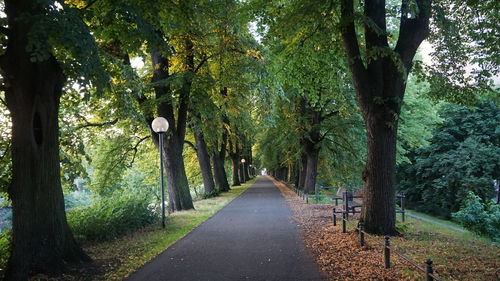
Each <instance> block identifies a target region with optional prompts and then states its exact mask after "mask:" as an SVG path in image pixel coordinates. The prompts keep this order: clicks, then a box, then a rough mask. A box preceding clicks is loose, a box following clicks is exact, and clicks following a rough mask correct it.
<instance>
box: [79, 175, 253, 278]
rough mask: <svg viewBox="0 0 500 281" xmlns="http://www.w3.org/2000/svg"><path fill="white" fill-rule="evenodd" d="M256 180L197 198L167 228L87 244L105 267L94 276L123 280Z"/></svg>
mask: <svg viewBox="0 0 500 281" xmlns="http://www.w3.org/2000/svg"><path fill="white" fill-rule="evenodd" d="M254 181H255V179H254V180H250V181H249V182H247V183H245V184H243V185H242V186H238V187H232V189H231V191H229V192H226V193H222V194H221V195H220V196H218V197H213V198H209V199H204V200H199V201H196V202H195V203H194V205H195V210H190V211H182V212H176V213H173V214H171V215H170V216H168V218H167V226H166V228H165V229H162V228H161V227H160V226H159V225H151V226H149V227H146V228H144V229H142V230H139V231H137V232H134V233H131V234H128V235H126V236H123V237H121V238H119V239H116V240H113V241H109V242H103V243H98V244H92V245H86V246H85V247H84V248H85V250H86V252H87V253H89V254H90V256H91V257H92V258H93V259H94V260H95V261H97V262H98V263H100V264H102V266H103V267H104V274H101V275H96V276H93V279H94V280H122V279H123V278H125V277H126V276H128V275H129V274H130V273H132V272H133V271H135V270H136V269H137V268H139V267H140V266H141V265H143V264H144V263H145V262H147V261H149V260H151V259H152V258H154V257H156V256H157V255H158V254H159V253H161V252H162V251H164V250H165V249H167V248H168V247H169V246H170V245H172V244H173V243H174V242H176V241H177V240H179V239H180V238H182V237H184V236H185V235H186V234H188V233H189V232H191V231H192V230H193V229H194V228H196V227H197V226H198V225H200V224H201V223H203V222H204V221H206V220H207V219H208V218H210V217H211V216H213V215H214V214H215V213H216V212H218V211H219V210H220V209H222V208H223V207H224V206H226V205H227V204H228V203H229V202H231V201H232V200H233V199H234V198H236V197H237V196H238V195H240V194H241V193H242V192H243V191H245V190H246V189H247V188H248V187H250V186H251V184H253V182H254Z"/></svg>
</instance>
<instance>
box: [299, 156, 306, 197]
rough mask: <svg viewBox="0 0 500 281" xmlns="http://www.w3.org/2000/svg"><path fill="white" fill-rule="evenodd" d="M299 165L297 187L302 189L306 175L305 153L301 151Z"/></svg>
mask: <svg viewBox="0 0 500 281" xmlns="http://www.w3.org/2000/svg"><path fill="white" fill-rule="evenodd" d="M300 161H301V162H300V167H299V180H298V183H299V184H298V186H297V188H298V189H301V190H304V186H305V185H306V175H307V154H306V153H302V157H301V159H300Z"/></svg>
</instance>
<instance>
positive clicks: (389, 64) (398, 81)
mask: <svg viewBox="0 0 500 281" xmlns="http://www.w3.org/2000/svg"><path fill="white" fill-rule="evenodd" d="M340 2H341V12H340V14H341V18H340V23H341V35H342V41H343V45H344V49H345V52H346V55H347V59H348V64H349V69H350V71H351V77H352V80H353V84H354V87H355V89H356V94H357V98H358V103H359V104H360V107H361V110H362V112H363V118H364V121H365V127H366V131H367V134H368V155H367V162H366V166H365V170H364V172H363V180H364V181H365V185H366V186H365V192H364V198H363V211H362V216H361V220H363V221H364V223H365V229H366V230H367V231H369V232H371V233H376V234H385V235H392V234H395V233H396V224H395V222H396V220H395V212H394V211H395V206H394V204H395V202H394V201H395V188H394V171H395V166H396V136H397V126H398V118H399V113H400V109H401V102H402V101H403V97H404V92H405V87H406V78H407V77H408V74H409V73H410V71H411V67H412V61H413V57H414V56H415V53H416V51H417V49H418V46H419V45H420V44H421V43H422V41H423V40H424V39H425V38H426V37H427V36H428V35H429V30H430V29H429V19H430V15H431V0H415V1H414V3H413V5H409V4H408V2H407V1H402V2H401V18H400V26H399V37H398V41H397V43H396V46H395V47H394V49H391V48H390V47H389V43H388V40H387V38H388V37H387V35H386V33H385V31H386V30H387V25H386V7H385V2H384V1H374V0H366V1H365V4H364V5H363V9H364V16H365V17H366V18H367V19H368V21H365V26H364V39H365V44H364V45H365V48H366V52H363V53H362V52H361V51H360V49H359V46H360V45H362V44H360V43H361V42H359V41H358V36H357V34H356V28H355V23H354V18H355V16H354V11H355V7H354V1H353V0H341V1H340ZM415 7H417V9H415ZM415 11H416V12H415ZM368 22H369V23H370V24H367V23H368ZM374 26H376V27H377V28H374ZM380 49H384V50H390V51H391V52H392V54H391V55H390V56H379V57H375V58H369V59H368V58H366V57H365V61H364V60H363V55H364V54H369V53H372V52H373V51H377V50H380ZM393 58H397V60H394V59H393ZM365 63H366V66H365Z"/></svg>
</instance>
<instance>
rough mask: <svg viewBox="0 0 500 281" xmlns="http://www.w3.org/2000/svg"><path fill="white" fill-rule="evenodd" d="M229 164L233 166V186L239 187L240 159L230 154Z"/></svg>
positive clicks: (236, 155)
mask: <svg viewBox="0 0 500 281" xmlns="http://www.w3.org/2000/svg"><path fill="white" fill-rule="evenodd" d="M231 163H232V164H233V186H238V185H241V182H240V175H239V170H240V169H239V165H240V157H239V156H238V154H231Z"/></svg>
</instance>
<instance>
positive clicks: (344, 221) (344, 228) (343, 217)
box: [342, 212, 347, 233]
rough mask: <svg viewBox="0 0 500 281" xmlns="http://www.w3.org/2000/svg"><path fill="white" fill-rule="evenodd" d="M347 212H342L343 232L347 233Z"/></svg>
mask: <svg viewBox="0 0 500 281" xmlns="http://www.w3.org/2000/svg"><path fill="white" fill-rule="evenodd" d="M345 214H346V212H342V233H346V232H347V229H346V218H345V217H346V215H345Z"/></svg>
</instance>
